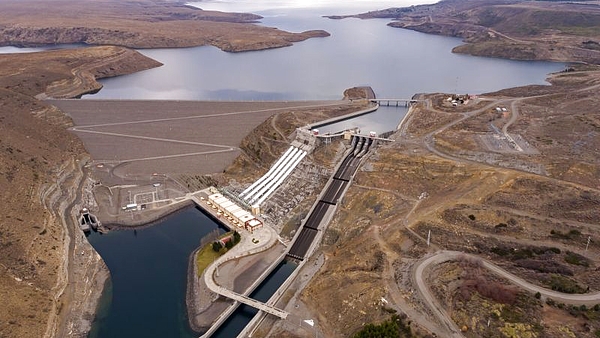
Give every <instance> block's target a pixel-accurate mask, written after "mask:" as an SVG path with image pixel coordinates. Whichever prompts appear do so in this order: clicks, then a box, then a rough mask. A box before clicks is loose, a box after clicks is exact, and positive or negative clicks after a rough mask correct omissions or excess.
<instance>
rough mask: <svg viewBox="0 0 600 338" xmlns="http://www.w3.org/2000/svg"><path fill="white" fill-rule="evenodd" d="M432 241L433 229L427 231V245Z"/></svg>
mask: <svg viewBox="0 0 600 338" xmlns="http://www.w3.org/2000/svg"><path fill="white" fill-rule="evenodd" d="M430 243H431V230H429V232H428V233H427V246H429V244H430Z"/></svg>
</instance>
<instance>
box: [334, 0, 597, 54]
mask: <svg viewBox="0 0 600 338" xmlns="http://www.w3.org/2000/svg"><path fill="white" fill-rule="evenodd" d="M345 17H348V16H331V18H333V19H341V18H345ZM352 17H359V18H362V19H369V18H389V19H393V20H394V21H392V22H390V23H389V26H392V27H398V28H406V29H412V30H415V31H419V32H423V33H430V34H440V35H447V36H455V37H460V38H463V39H464V42H465V43H466V44H464V45H461V46H458V47H456V48H454V50H453V51H454V52H456V53H465V54H471V55H480V56H490V57H501V58H506V59H518V60H552V61H566V62H575V61H580V62H589V63H598V62H600V41H599V39H598V36H599V35H600V30H599V27H600V7H599V6H598V3H597V2H595V1H586V2H554V1H519V0H490V1H478V0H466V1H465V0H446V1H442V2H440V3H437V4H433V5H418V6H411V7H404V8H388V9H382V10H378V11H372V12H368V13H362V14H357V15H353V16H352Z"/></svg>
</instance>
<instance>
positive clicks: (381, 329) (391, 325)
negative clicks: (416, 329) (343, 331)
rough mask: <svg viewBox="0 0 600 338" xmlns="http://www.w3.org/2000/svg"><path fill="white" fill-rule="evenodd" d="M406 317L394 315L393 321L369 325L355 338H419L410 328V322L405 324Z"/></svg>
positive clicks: (355, 335) (354, 336)
mask: <svg viewBox="0 0 600 338" xmlns="http://www.w3.org/2000/svg"><path fill="white" fill-rule="evenodd" d="M405 319H406V317H400V316H399V315H393V316H392V318H391V319H389V320H386V321H385V322H383V323H381V324H367V325H365V327H363V329H362V330H360V331H359V332H357V333H356V334H354V335H353V336H352V337H353V338H373V337H378V338H413V337H415V338H416V337H418V336H417V335H416V334H414V333H413V332H412V330H411V328H410V322H408V323H406V322H405Z"/></svg>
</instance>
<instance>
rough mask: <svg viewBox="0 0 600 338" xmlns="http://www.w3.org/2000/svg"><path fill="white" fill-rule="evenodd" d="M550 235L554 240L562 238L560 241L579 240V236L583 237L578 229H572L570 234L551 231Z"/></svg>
mask: <svg viewBox="0 0 600 338" xmlns="http://www.w3.org/2000/svg"><path fill="white" fill-rule="evenodd" d="M550 235H551V236H552V237H554V238H560V239H568V240H571V239H574V238H578V237H579V236H581V231H579V230H577V229H571V230H569V232H567V233H563V232H561V231H559V230H554V229H552V230H550Z"/></svg>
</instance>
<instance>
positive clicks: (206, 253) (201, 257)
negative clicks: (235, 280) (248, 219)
mask: <svg viewBox="0 0 600 338" xmlns="http://www.w3.org/2000/svg"><path fill="white" fill-rule="evenodd" d="M229 236H231V237H232V240H230V241H228V242H227V243H225V247H224V246H223V244H221V242H220V241H215V242H212V243H210V244H207V245H205V246H204V247H203V248H202V249H200V250H198V253H197V254H196V267H197V274H198V276H202V273H203V272H204V270H205V269H206V268H207V267H208V266H209V265H210V264H211V263H212V262H214V261H215V260H216V259H217V258H219V257H221V256H222V255H223V254H225V253H226V252H227V250H229V249H231V248H232V247H233V246H234V245H235V244H237V243H239V242H240V240H241V238H242V237H241V236H240V234H239V233H238V232H237V231H234V232H233V234H232V233H231V232H228V233H226V234H223V235H222V236H220V237H219V239H223V238H226V237H229ZM228 243H231V245H230V246H228Z"/></svg>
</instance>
